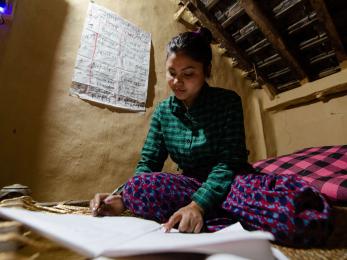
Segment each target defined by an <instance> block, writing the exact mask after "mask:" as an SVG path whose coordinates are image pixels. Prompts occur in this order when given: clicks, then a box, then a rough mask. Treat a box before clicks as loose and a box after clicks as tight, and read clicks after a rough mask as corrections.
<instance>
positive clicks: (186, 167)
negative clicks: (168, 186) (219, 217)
mask: <svg viewBox="0 0 347 260" xmlns="http://www.w3.org/2000/svg"><path fill="white" fill-rule="evenodd" d="M141 155H142V158H141V159H140V161H139V163H138V165H137V168H136V174H141V173H149V172H160V171H161V170H162V167H163V164H164V162H165V160H166V159H167V157H168V155H170V157H171V158H172V160H173V161H174V162H175V163H177V165H178V167H179V168H180V169H182V170H183V174H184V175H187V176H190V177H195V178H197V179H199V180H200V181H202V182H203V184H202V186H201V187H200V188H199V189H198V190H197V191H196V192H195V193H194V194H193V196H192V200H194V201H195V202H196V203H198V204H199V205H200V206H201V207H202V208H203V209H204V210H205V211H207V210H210V209H211V208H212V207H213V206H215V205H219V204H220V203H221V201H222V200H223V199H224V198H225V196H226V195H227V193H228V191H229V189H230V184H231V182H232V181H233V176H234V172H235V170H236V169H238V168H239V167H240V165H244V164H245V163H246V162H247V150H246V146H245V135H244V125H243V114H242V104H241V99H240V97H239V96H238V95H237V94H236V93H235V92H233V91H230V90H226V89H222V88H213V87H209V86H208V85H207V84H205V85H204V86H203V88H202V90H201V92H200V94H199V96H198V97H197V99H196V101H195V102H194V103H193V105H192V106H191V107H190V108H189V109H188V110H187V109H186V108H185V106H184V105H183V103H182V102H181V101H180V100H178V99H177V98H176V97H174V96H170V97H169V98H167V99H166V100H164V101H163V102H161V103H160V104H159V105H158V106H157V107H156V109H155V111H154V113H153V117H152V121H151V125H150V129H149V132H148V135H147V138H146V141H145V144H144V147H143V149H142V153H141Z"/></svg>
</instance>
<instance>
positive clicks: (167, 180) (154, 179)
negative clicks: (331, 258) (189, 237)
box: [123, 172, 331, 246]
mask: <svg viewBox="0 0 347 260" xmlns="http://www.w3.org/2000/svg"><path fill="white" fill-rule="evenodd" d="M200 186H201V183H200V182H199V181H198V180H196V179H194V178H191V177H187V176H184V175H178V174H171V173H161V172H155V173H149V174H148V173H143V174H140V175H137V176H135V177H133V178H131V179H130V180H129V181H128V182H127V183H126V184H125V187H124V190H123V201H124V204H125V206H126V208H127V209H129V210H130V211H131V212H132V213H134V214H135V215H138V216H140V217H143V218H146V219H151V220H155V221H158V222H161V223H163V222H166V221H167V220H168V219H169V218H170V216H171V215H172V214H173V213H174V212H175V211H177V210H178V209H179V208H181V207H184V206H186V205H188V204H189V203H190V202H191V196H192V194H193V193H194V192H195V191H196V190H197V189H198V188H199V187H200ZM204 220H205V231H210V232H213V231H217V230H220V229H222V228H224V227H226V226H228V225H230V224H232V223H235V222H237V221H239V222H240V223H241V224H242V226H243V227H244V228H245V229H247V230H264V231H269V232H271V233H272V234H273V235H274V236H275V239H276V241H277V242H278V243H280V244H284V245H291V246H313V245H320V244H322V243H324V241H325V240H326V239H327V237H328V235H329V234H330V230H331V224H330V207H329V205H328V203H327V201H326V200H325V199H324V197H323V196H322V195H321V194H320V193H319V192H318V191H317V190H315V189H314V188H312V187H311V186H309V185H308V184H307V183H306V182H305V181H304V180H302V179H300V178H298V177H296V176H294V175H291V176H278V175H277V176H276V175H263V174H242V175H237V176H236V177H235V179H234V181H233V183H232V184H231V186H230V191H229V193H228V195H227V196H226V198H225V199H224V201H222V202H221V203H218V205H216V207H215V208H214V209H213V210H211V211H210V212H208V213H207V214H206V215H205V216H204Z"/></svg>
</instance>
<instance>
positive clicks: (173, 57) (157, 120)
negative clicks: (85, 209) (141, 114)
mask: <svg viewBox="0 0 347 260" xmlns="http://www.w3.org/2000/svg"><path fill="white" fill-rule="evenodd" d="M211 40H212V35H211V33H210V31H209V30H207V29H206V28H201V29H200V30H199V31H198V32H185V33H182V34H180V35H178V36H176V37H174V38H172V40H171V41H170V42H169V44H168V46H167V59H166V71H167V75H166V77H167V82H168V85H169V87H170V88H171V89H172V91H173V93H174V95H173V96H170V97H169V98H167V99H166V100H164V101H163V102H161V103H160V104H159V105H158V106H157V107H156V109H155V111H154V114H153V117H152V121H151V125H150V129H149V132H148V135H147V139H146V141H145V144H144V147H143V149H142V153H141V155H142V156H141V159H140V161H139V162H138V165H137V168H136V171H135V173H136V174H135V176H134V177H133V178H131V179H129V180H128V182H127V183H126V184H125V185H124V188H123V190H122V193H121V195H111V194H107V193H102V194H96V195H95V197H94V199H93V200H92V201H91V203H90V206H91V209H92V212H93V215H95V216H97V215H100V216H102V215H119V214H121V213H122V212H123V211H124V210H125V209H129V210H130V211H131V212H132V213H133V214H135V215H138V216H141V217H144V218H146V219H152V220H156V221H158V222H161V223H165V224H164V227H165V229H166V230H167V231H170V229H171V228H172V227H174V226H176V225H177V227H178V229H179V231H180V232H189V233H192V232H194V233H198V232H201V231H202V230H205V231H216V230H219V229H221V228H224V227H226V226H227V225H230V224H231V223H234V222H236V221H240V222H241V224H242V225H243V226H244V227H245V228H247V229H250V230H266V231H269V232H272V233H273V234H274V236H275V238H276V240H277V241H278V242H280V243H283V244H290V245H305V244H311V245H312V244H318V243H319V242H323V241H324V239H325V238H326V237H327V235H328V233H329V221H328V220H329V212H330V209H329V206H328V204H327V202H326V201H325V200H324V198H323V197H322V196H321V195H320V194H319V193H318V192H317V191H316V190H314V189H313V188H311V187H309V186H308V185H307V184H306V183H305V182H304V181H302V180H301V179H298V178H296V177H294V176H291V177H288V176H285V177H284V176H274V175H263V174H257V173H255V172H254V171H253V170H252V168H251V167H250V166H249V165H248V164H247V150H246V146H245V135H244V126H243V112H242V104H241V99H240V97H239V96H238V95H237V94H236V93H235V92H233V91H231V90H226V89H222V88H216V87H210V86H209V85H208V84H207V83H206V81H205V80H206V78H208V77H209V75H210V71H211V60H212V51H211V47H210V42H211ZM168 155H170V157H171V158H172V160H173V161H174V162H175V163H177V165H178V167H179V168H180V169H181V171H182V174H172V173H163V172H161V170H162V167H163V164H164V161H165V160H166V159H167V157H168ZM246 173H247V174H246Z"/></svg>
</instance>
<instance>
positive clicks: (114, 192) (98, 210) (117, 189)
mask: <svg viewBox="0 0 347 260" xmlns="http://www.w3.org/2000/svg"><path fill="white" fill-rule="evenodd" d="M123 188H124V184H122V185H120V186H118V187H117V188H116V189H115V190H114V191H112V193H110V195H108V196H107V197H106V198H105V199H104V200H102V201H100V204H99V207H98V208H96V209H94V210H93V211H95V212H96V216H97V215H99V213H100V211H101V210H102V208H103V207H105V206H106V204H105V200H106V199H107V198H109V197H110V196H113V195H118V194H120V193H121V192H122V191H123Z"/></svg>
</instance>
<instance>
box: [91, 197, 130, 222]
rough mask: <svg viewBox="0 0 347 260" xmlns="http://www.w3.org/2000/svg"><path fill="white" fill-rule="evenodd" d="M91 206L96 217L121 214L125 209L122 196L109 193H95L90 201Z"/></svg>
mask: <svg viewBox="0 0 347 260" xmlns="http://www.w3.org/2000/svg"><path fill="white" fill-rule="evenodd" d="M89 207H90V209H91V211H92V214H93V216H94V217H96V216H119V215H120V214H121V213H122V212H123V211H124V210H125V206H124V203H123V200H122V196H121V195H111V194H109V193H97V194H95V196H94V198H93V199H92V200H91V201H90V203H89Z"/></svg>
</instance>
